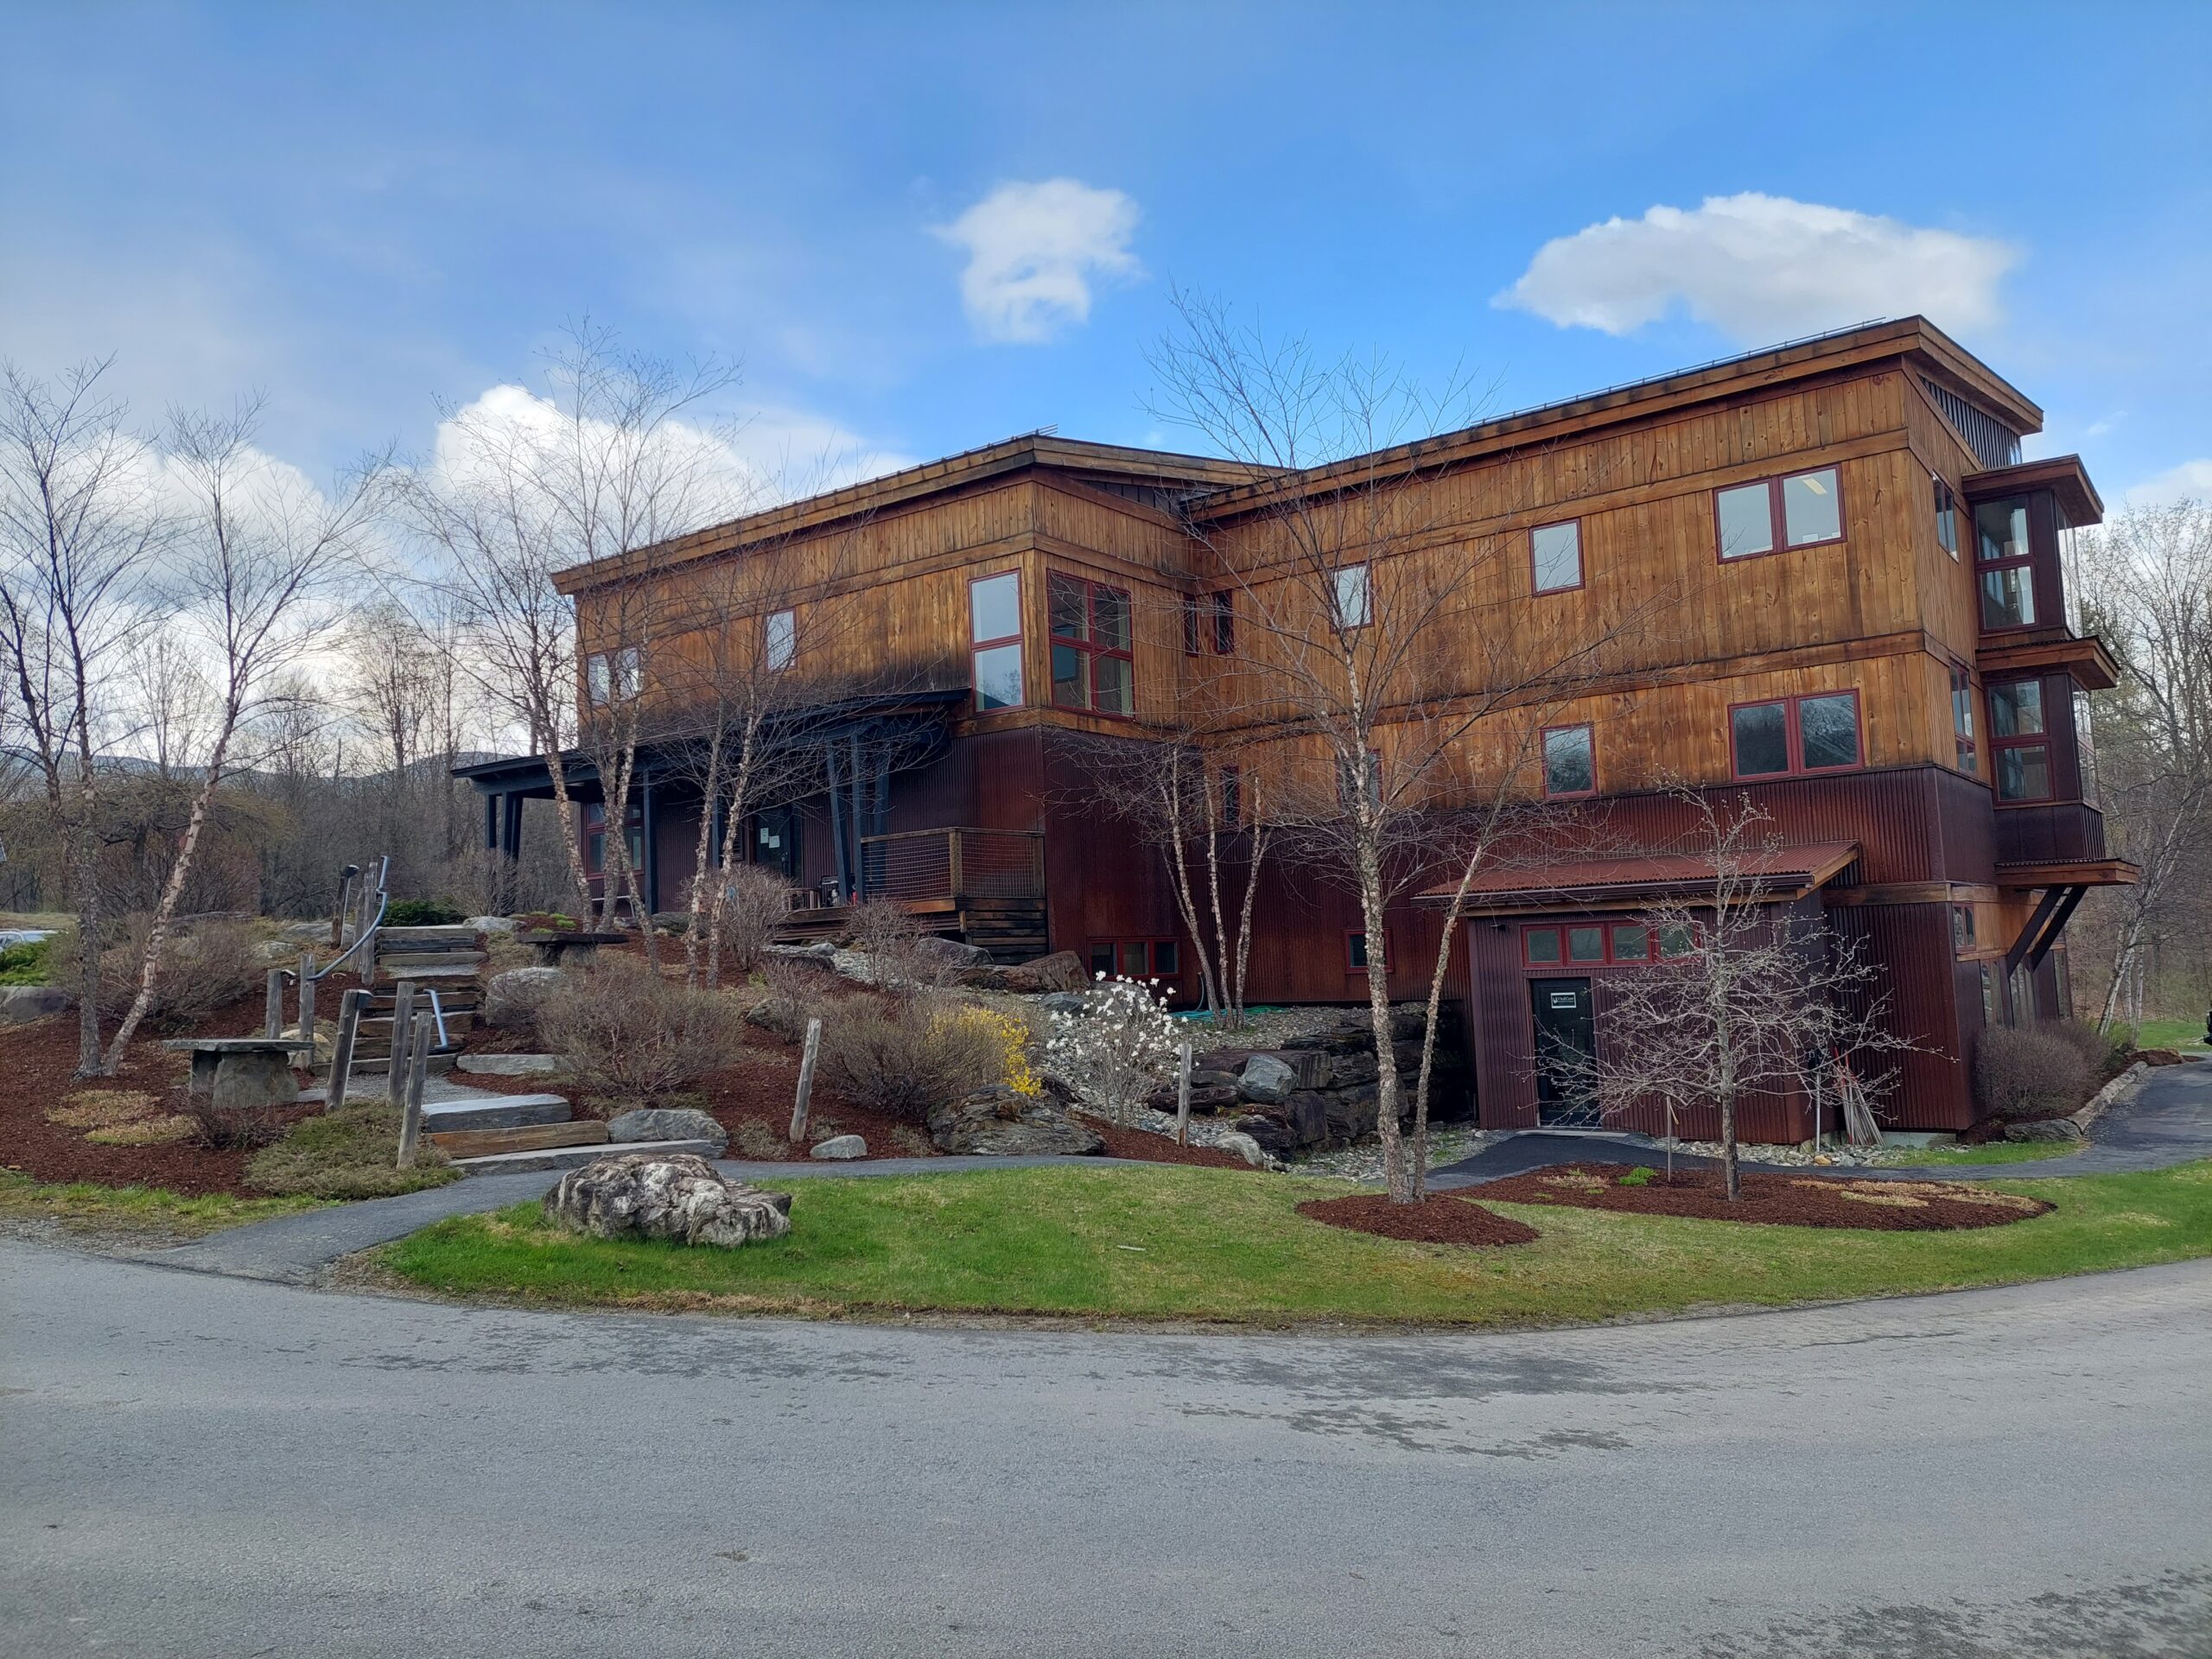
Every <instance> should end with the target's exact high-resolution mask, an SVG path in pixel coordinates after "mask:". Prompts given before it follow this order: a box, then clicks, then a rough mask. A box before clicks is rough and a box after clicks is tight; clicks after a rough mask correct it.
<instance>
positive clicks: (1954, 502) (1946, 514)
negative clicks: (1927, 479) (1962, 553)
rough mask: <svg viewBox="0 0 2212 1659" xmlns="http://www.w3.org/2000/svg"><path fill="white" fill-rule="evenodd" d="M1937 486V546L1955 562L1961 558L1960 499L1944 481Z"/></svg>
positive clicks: (1937, 480)
mask: <svg viewBox="0 0 2212 1659" xmlns="http://www.w3.org/2000/svg"><path fill="white" fill-rule="evenodd" d="M1934 481H1935V486H1936V546H1938V547H1940V548H1942V550H1944V551H1945V552H1946V553H1948V554H1949V555H1950V556H1951V557H1952V559H1953V560H1954V561H1955V560H1956V559H1957V558H1958V556H1959V498H1958V497H1957V496H1955V495H1954V494H1952V493H1951V486H1949V485H1948V484H1946V483H1945V482H1944V481H1943V480H1942V479H1940V478H1939V479H1936V480H1934Z"/></svg>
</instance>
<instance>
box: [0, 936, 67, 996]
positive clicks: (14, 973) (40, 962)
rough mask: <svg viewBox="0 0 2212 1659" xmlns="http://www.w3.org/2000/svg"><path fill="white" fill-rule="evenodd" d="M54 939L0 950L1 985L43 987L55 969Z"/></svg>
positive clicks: (10, 946) (35, 941) (14, 945)
mask: <svg viewBox="0 0 2212 1659" xmlns="http://www.w3.org/2000/svg"><path fill="white" fill-rule="evenodd" d="M53 953H54V941H53V940H52V939H33V940H32V941H31V942H30V943H29V944H11V945H9V946H7V947H5V948H4V949H0V985H43V984H45V983H47V981H48V976H49V975H50V974H51V973H52V971H53V969H52V967H51V965H50V962H51V958H52V957H53Z"/></svg>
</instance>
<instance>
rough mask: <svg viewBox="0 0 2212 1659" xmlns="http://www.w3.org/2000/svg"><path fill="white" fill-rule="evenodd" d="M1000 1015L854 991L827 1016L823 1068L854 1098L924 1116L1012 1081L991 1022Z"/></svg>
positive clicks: (1001, 1037)
mask: <svg viewBox="0 0 2212 1659" xmlns="http://www.w3.org/2000/svg"><path fill="white" fill-rule="evenodd" d="M978 1015H982V1016H984V1017H982V1018H977V1017H976V1016H978ZM1002 1018H1003V1016H996V1015H991V1014H989V1012H988V1010H987V1009H982V1008H956V1007H946V1006H945V1005H944V1003H942V1002H941V1001H938V1000H937V999H935V998H922V997H915V998H906V999H902V1000H899V1001H894V1002H891V1003H888V1004H885V1005H881V1006H878V1005H874V1004H870V1003H867V1002H863V1001H859V1000H857V999H855V1000H854V1001H849V1002H846V1003H843V1004H842V1005H840V1007H838V1009H837V1010H836V1014H834V1015H832V1016H830V1017H829V1018H826V1019H825V1020H823V1027H822V1067H823V1077H824V1078H825V1079H826V1080H827V1081H828V1083H829V1085H830V1087H831V1088H833V1089H835V1090H836V1091H837V1092H838V1093H839V1094H841V1095H842V1096H845V1097H846V1098H847V1099H848V1100H850V1101H851V1102H853V1103H854V1104H855V1105H858V1106H865V1107H867V1108H868V1109H870V1110H871V1111H878V1112H882V1113H884V1114H885V1115H887V1116H891V1117H902V1118H906V1119H909V1120H911V1121H912V1122H921V1121H923V1120H925V1119H926V1118H927V1117H928V1116H929V1115H930V1113H931V1110H932V1109H935V1108H937V1107H939V1106H950V1105H951V1104H952V1103H954V1102H955V1101H958V1100H963V1099H964V1098H966V1097H967V1096H969V1095H972V1094H974V1093H975V1092H976V1090H978V1089H984V1088H988V1087H989V1086H990V1085H991V1084H999V1083H1010V1082H1011V1081H1012V1079H1011V1078H1010V1077H1009V1076H1008V1073H1007V1040H1006V1033H1005V1032H1004V1031H1002V1030H1001V1028H1000V1026H999V1025H998V1024H995V1023H994V1021H995V1020H1001V1019H1002ZM1010 1023H1017V1024H1018V1023H1019V1022H1018V1021H1017V1022H1010ZM1027 1070H1028V1067H1027V1062H1026V1060H1025V1061H1024V1063H1023V1065H1022V1071H1023V1074H1024V1075H1025V1076H1026V1075H1027ZM1032 1086H1034V1081H1033V1080H1032Z"/></svg>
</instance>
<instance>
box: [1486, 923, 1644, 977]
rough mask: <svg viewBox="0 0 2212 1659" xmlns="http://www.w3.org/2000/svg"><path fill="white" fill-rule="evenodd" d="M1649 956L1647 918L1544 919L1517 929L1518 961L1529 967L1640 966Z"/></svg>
mask: <svg viewBox="0 0 2212 1659" xmlns="http://www.w3.org/2000/svg"><path fill="white" fill-rule="evenodd" d="M1669 954H1672V955H1675V956H1680V955H1681V951H1679V950H1676V951H1674V952H1671V953H1669ZM1652 960H1653V954H1652V938H1651V926H1650V925H1649V923H1647V922H1563V923H1559V924H1549V923H1547V924H1542V925H1535V926H1530V927H1524V928H1522V930H1521V961H1522V964H1523V965H1524V966H1526V967H1529V968H1641V967H1643V966H1644V965H1645V964H1647V963H1649V962H1651V961H1652Z"/></svg>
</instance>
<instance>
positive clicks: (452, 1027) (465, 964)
mask: <svg viewBox="0 0 2212 1659" xmlns="http://www.w3.org/2000/svg"><path fill="white" fill-rule="evenodd" d="M373 949H374V951H375V957H374V960H373V961H372V963H371V964H370V969H369V972H368V975H367V976H366V982H367V985H368V990H369V1003H368V1006H367V1007H365V1008H363V1009H362V1010H361V1027H360V1033H359V1036H358V1037H357V1038H356V1039H355V1040H354V1048H353V1064H354V1065H357V1066H359V1067H361V1068H363V1069H364V1070H368V1071H380V1070H383V1069H385V1068H386V1067H388V1066H389V1065H391V1024H392V1018H393V1014H394V1010H395V1009H396V1008H397V1004H398V997H399V987H400V985H401V984H402V983H403V982H405V983H410V984H412V985H413V986H414V988H415V1006H416V1007H417V1008H424V1007H427V1006H428V1004H429V993H430V992H432V991H435V992H436V993H437V998H438V1008H439V1011H440V1012H441V1013H442V1014H444V1015H445V1040H444V1041H443V1042H442V1043H440V1044H439V1045H438V1046H436V1047H435V1048H433V1049H432V1050H431V1051H430V1070H432V1071H451V1070H452V1069H453V1057H454V1055H456V1054H458V1053H459V1052H461V1043H462V1039H465V1038H466V1037H467V1035H468V1033H470V1032H472V1031H474V1029H475V1028H476V1021H477V1020H478V1019H479V1018H480V1017H481V1015H482V1014H483V1010H484V989H485V980H486V965H487V964H488V963H490V961H491V955H490V953H489V952H488V951H487V950H486V949H485V946H484V936H483V935H482V934H481V933H478V932H475V931H472V930H470V929H468V928H466V927H385V928H379V929H378V930H377V937H376V943H375V944H374V946H373Z"/></svg>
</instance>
